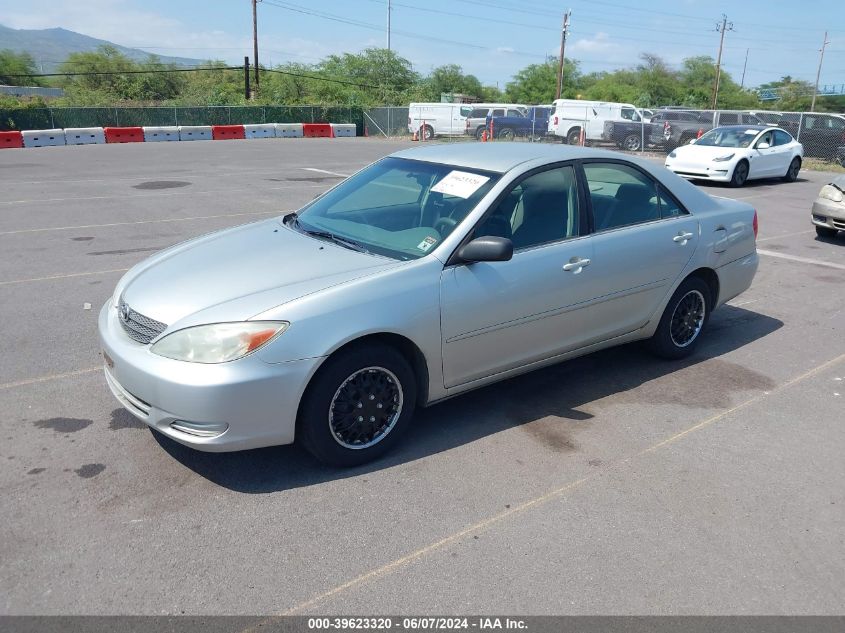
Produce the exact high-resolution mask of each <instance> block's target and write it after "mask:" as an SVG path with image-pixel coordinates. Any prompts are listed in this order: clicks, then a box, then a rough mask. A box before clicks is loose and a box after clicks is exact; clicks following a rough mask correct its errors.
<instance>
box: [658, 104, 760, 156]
mask: <svg viewBox="0 0 845 633" xmlns="http://www.w3.org/2000/svg"><path fill="white" fill-rule="evenodd" d="M651 122H652V124H653V127H652V135H651V138H650V142H651V143H653V144H655V145H662V146H663V148H664V149H665V150H666V151H667V152H671V151H672V150H673V149H675V148H676V147H679V146H681V145H686V144H687V143H689V142H690V141H691V140H692V139H694V138H697V137H699V136H701V134H703V133H704V132H706V131H708V130H711V129H713V128H714V127H718V126H720V125H766V124H765V123H764V122H763V121H761V120H760V119H759V118H757V117H756V116H754V115H753V114H751V113H749V112H715V113H714V112H713V111H712V110H709V111H708V110H704V111H701V110H699V111H683V110H658V111H657V112H656V113H655V114H654V116H653V117H651Z"/></svg>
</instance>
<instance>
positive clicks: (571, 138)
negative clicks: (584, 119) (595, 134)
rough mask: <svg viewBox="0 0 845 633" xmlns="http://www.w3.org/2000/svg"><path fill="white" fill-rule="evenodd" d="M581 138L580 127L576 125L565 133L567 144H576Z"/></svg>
mask: <svg viewBox="0 0 845 633" xmlns="http://www.w3.org/2000/svg"><path fill="white" fill-rule="evenodd" d="M580 140H581V128H580V127H576V128H573V129H571V130H569V133H568V134H567V135H566V142H567V143H568V144H569V145H578V144H579V143H578V142H579V141H580Z"/></svg>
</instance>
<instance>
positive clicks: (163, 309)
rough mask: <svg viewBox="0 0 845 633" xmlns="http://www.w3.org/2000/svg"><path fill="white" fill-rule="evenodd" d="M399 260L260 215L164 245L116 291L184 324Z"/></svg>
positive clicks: (226, 315)
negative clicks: (244, 222) (317, 236)
mask: <svg viewBox="0 0 845 633" xmlns="http://www.w3.org/2000/svg"><path fill="white" fill-rule="evenodd" d="M401 264H402V262H398V261H395V260H391V259H387V258H383V257H379V256H375V255H369V254H367V253H359V252H357V251H353V250H349V249H347V248H345V247H342V246H338V245H336V244H333V243H331V242H326V241H323V240H318V239H315V238H313V237H310V236H308V235H304V234H302V233H300V232H298V231H295V230H293V229H290V228H288V227H286V226H284V225H283V224H282V223H281V222H280V221H279V220H265V221H262V222H256V223H254V224H247V225H244V226H240V227H235V228H233V229H227V230H224V231H220V232H216V233H211V234H209V235H205V236H203V237H199V238H196V239H194V240H191V241H188V242H183V243H182V244H177V245H176V246H174V247H172V248H170V249H167V250H165V251H162V252H161V253H158V254H157V255H154V256H153V257H151V258H149V259H148V260H146V261H144V262H141V263H140V264H139V265H138V266H136V267H135V268H133V269H132V270H130V271H129V273H127V275H126V276H125V277H124V279H123V280H121V282H120V284H118V288H117V292H116V294H119V296H120V297H122V298H123V300H124V301H125V302H126V303H127V304H128V305H129V306H130V307H131V308H132V309H133V310H134V311H136V312H138V313H140V314H143V315H145V316H147V317H150V318H152V319H155V320H156V321H160V322H162V323H166V324H168V325H169V326H172V325H174V324H175V323H179V325H180V326H181V327H184V326H187V325H194V324H197V323H210V322H217V321H235V320H245V319H249V318H250V317H252V316H255V315H256V314H259V313H261V312H264V311H266V310H268V309H270V308H273V307H276V306H279V305H281V304H283V303H287V302H289V301H293V300H294V299H297V298H299V297H302V296H305V295H307V294H311V293H314V292H318V291H320V290H323V289H325V288H329V287H331V286H335V285H338V284H342V283H344V282H348V281H351V280H353V279H357V278H359V277H362V276H366V275H370V274H374V273H376V272H379V271H381V270H385V269H387V268H391V267H394V266H397V265H401Z"/></svg>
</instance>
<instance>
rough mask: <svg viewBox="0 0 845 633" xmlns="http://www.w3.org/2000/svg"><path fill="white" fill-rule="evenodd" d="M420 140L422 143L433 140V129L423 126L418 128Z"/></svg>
mask: <svg viewBox="0 0 845 633" xmlns="http://www.w3.org/2000/svg"><path fill="white" fill-rule="evenodd" d="M420 138H421V139H423V140H424V141H430V140H431V139H433V138H434V128H433V127H431V126H430V125H424V126H423V127H421V128H420Z"/></svg>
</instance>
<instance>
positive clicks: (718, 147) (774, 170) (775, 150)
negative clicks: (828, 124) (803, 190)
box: [665, 125, 804, 187]
mask: <svg viewBox="0 0 845 633" xmlns="http://www.w3.org/2000/svg"><path fill="white" fill-rule="evenodd" d="M803 156H804V147H803V146H802V145H801V143H799V142H798V141H796V140H795V139H794V138H792V136H791V135H790V134H789V132H787V131H786V130H782V129H780V128H777V127H770V126H765V125H726V126H724V127H717V128H713V129H712V130H710V131H709V132H707V133H706V134H704V135H703V136H702V137H701V138H699V139H695V140H692V141H690V143H689V145H683V146H681V147H678V148H677V149H674V150H673V151H672V152H671V153H670V154H669V155H668V156H667V157H666V163H665V164H666V168H667V169H669V170H671V171H673V172H675V173H676V174H678V175H679V176H683V177H684V178H689V179H691V180H696V179H701V180H715V181H717V182H727V183H730V185H731V186H732V187H741V186H742V185H744V184H745V182H746V181H747V180H752V179H755V178H782V179H783V180H785V181H786V182H794V181H795V180H796V179H797V178H798V171H799V170H800V169H801V159H802V157H803Z"/></svg>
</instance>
